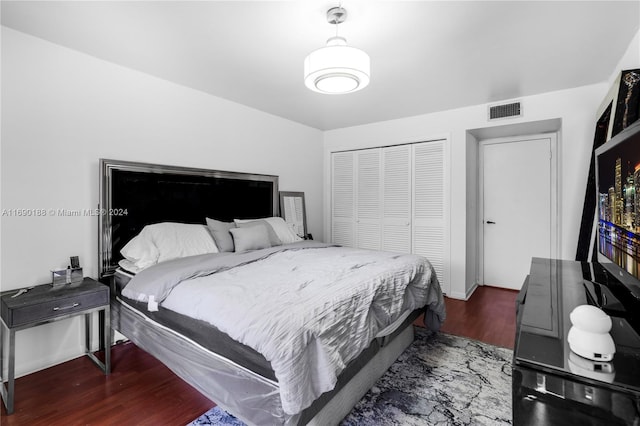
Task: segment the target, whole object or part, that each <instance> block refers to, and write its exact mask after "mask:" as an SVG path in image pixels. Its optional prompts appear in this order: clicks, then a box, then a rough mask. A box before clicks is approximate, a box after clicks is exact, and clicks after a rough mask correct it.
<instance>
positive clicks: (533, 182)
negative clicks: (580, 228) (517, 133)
mask: <svg viewBox="0 0 640 426" xmlns="http://www.w3.org/2000/svg"><path fill="white" fill-rule="evenodd" d="M554 153H555V137H546V136H545V137H541V138H539V139H533V138H529V139H523V138H520V139H513V140H506V141H505V140H503V141H499V142H493V143H492V142H491V141H485V142H482V143H481V145H480V158H481V170H480V173H481V179H482V182H481V196H482V197H481V200H482V204H483V206H482V213H483V217H482V225H481V231H482V237H481V242H482V256H483V261H482V263H481V266H482V271H481V276H480V279H481V280H482V283H483V284H486V285H492V286H497V287H504V288H511V289H520V288H521V287H522V283H523V281H524V279H525V277H526V276H527V275H528V274H529V269H530V266H531V258H532V257H546V258H551V257H554V255H555V254H556V253H555V249H554V247H555V244H556V232H552V230H553V229H554V228H555V226H556V225H555V224H556V220H557V219H556V214H555V205H556V203H555V197H556V195H555V194H556V190H555V186H556V183H555V181H556V177H555V166H554V164H555V160H554V157H555V155H554Z"/></svg>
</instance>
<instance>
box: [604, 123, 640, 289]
mask: <svg viewBox="0 0 640 426" xmlns="http://www.w3.org/2000/svg"><path fill="white" fill-rule="evenodd" d="M596 187H597V189H598V190H597V197H598V198H597V206H598V212H597V217H598V223H597V229H598V234H597V244H598V256H597V261H598V263H600V264H601V265H602V266H603V267H604V268H605V269H606V270H607V271H608V272H609V273H611V274H612V275H613V276H614V277H616V278H617V280H618V281H620V282H621V283H622V284H624V285H625V286H626V287H627V288H628V289H629V290H631V293H632V294H633V295H634V296H635V297H636V298H640V121H637V122H636V123H634V124H632V125H631V126H629V127H627V128H626V129H625V130H623V131H622V132H620V133H618V134H617V135H616V136H615V137H613V138H612V139H611V140H610V141H608V142H606V143H605V144H603V145H602V146H601V147H599V148H598V149H597V150H596Z"/></svg>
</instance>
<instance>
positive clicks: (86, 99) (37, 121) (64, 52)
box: [0, 27, 323, 375]
mask: <svg viewBox="0 0 640 426" xmlns="http://www.w3.org/2000/svg"><path fill="white" fill-rule="evenodd" d="M99 158H111V159H119V160H130V161H143V162H150V163H160V164H172V165H179V166H190V167H201V168H209V169H219V170H230V171H239V172H253V173H265V174H273V175H279V176H280V189H281V190H285V191H286V190H288V191H304V192H305V195H306V205H307V215H308V222H309V232H311V233H313V234H314V235H317V236H318V237H321V236H322V234H323V222H322V173H323V170H322V165H321V163H320V162H319V161H316V162H314V161H309V159H314V158H315V159H318V158H322V133H321V132H320V131H319V130H317V129H313V128H310V127H307V126H304V125H301V124H298V123H294V122H292V121H288V120H285V119H282V118H279V117H276V116H273V115H269V114H266V113H263V112H260V111H257V110H254V109H251V108H248V107H245V106H243V105H239V104H237V103H233V102H229V101H226V100H224V99H220V98H216V97H213V96H211V95H208V94H206V93H203V92H199V91H196V90H192V89H189V88H186V87H182V86H179V85H176V84H173V83H170V82H168V81H165V80H161V79H158V78H155V77H152V76H149V75H146V74H143V73H140V72H137V71H133V70H130V69H127V68H123V67H120V66H117V65H115V64H112V63H109V62H105V61H102V60H99V59H96V58H94V57H91V56H88V55H85V54H82V53H79V52H77V51H73V50H70V49H67V48H63V47H60V46H58V45H55V44H52V43H49V42H47V41H43V40H41V39H38V38H35V37H32V36H29V35H25V34H23V33H20V32H17V31H14V30H11V29H8V28H5V27H3V28H2V147H1V161H2V162H1V172H0V173H1V191H2V192H1V200H2V201H1V202H2V208H3V209H17V208H24V209H35V208H42V209H50V208H54V209H58V208H65V209H74V210H75V209H89V208H95V207H96V206H97V204H98V159H99ZM97 226H98V225H97V218H96V217H53V216H49V215H47V216H45V217H7V216H4V217H2V218H1V224H0V228H1V232H2V242H1V245H2V258H1V261H0V267H1V272H0V279H1V281H0V285H1V286H2V290H9V289H15V288H19V287H24V286H29V285H34V284H39V283H45V282H48V281H49V280H50V279H51V276H50V273H49V270H50V269H51V268H52V267H56V266H63V265H66V264H67V263H68V259H69V256H72V255H79V256H80V260H81V263H82V266H83V267H84V271H85V275H86V276H91V277H96V275H97V244H98V242H97V234H98V229H97ZM80 324H81V323H80V321H79V320H78V319H72V320H65V321H61V322H58V323H53V324H48V325H45V326H41V327H37V328H35V329H30V330H25V331H21V332H18V334H17V339H16V340H17V345H16V346H17V350H16V357H17V367H16V372H17V374H19V375H20V374H24V373H26V372H30V371H34V370H37V369H40V368H43V367H46V366H49V365H53V364H56V363H58V362H60V361H62V360H66V359H70V358H74V357H77V356H78V355H80V354H81V353H82V347H81V344H82V340H81V339H82V337H83V333H82V329H81V328H80Z"/></svg>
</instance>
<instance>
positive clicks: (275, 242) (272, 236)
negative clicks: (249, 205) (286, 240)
mask: <svg viewBox="0 0 640 426" xmlns="http://www.w3.org/2000/svg"><path fill="white" fill-rule="evenodd" d="M236 226H237V227H238V228H249V227H252V226H264V227H265V228H267V233H268V235H269V243H270V244H271V247H275V246H281V245H282V240H281V239H280V238H278V234H276V231H275V230H274V229H273V226H271V224H270V223H269V222H267V221H266V220H264V219H258V220H252V221H250V222H236Z"/></svg>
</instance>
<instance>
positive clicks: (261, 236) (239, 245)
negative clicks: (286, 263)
mask: <svg viewBox="0 0 640 426" xmlns="http://www.w3.org/2000/svg"><path fill="white" fill-rule="evenodd" d="M229 232H230V233H231V235H232V236H233V243H234V245H235V247H236V253H240V252H243V251H249V250H258V249H263V248H268V247H271V243H270V242H269V232H268V231H267V227H266V226H264V225H256V226H246V227H244V228H233V229H230V230H229Z"/></svg>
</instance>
